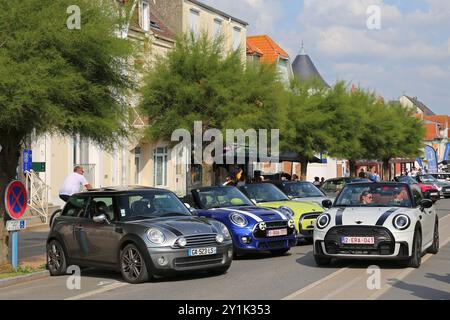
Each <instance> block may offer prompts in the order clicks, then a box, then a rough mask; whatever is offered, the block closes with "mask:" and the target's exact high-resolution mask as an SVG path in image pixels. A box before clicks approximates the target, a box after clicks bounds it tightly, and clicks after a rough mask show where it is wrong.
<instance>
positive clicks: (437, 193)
mask: <svg viewBox="0 0 450 320" xmlns="http://www.w3.org/2000/svg"><path fill="white" fill-rule="evenodd" d="M438 195H439V192H430V196H431V197H437V196H438Z"/></svg>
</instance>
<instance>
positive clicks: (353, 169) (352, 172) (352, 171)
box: [348, 160, 358, 177]
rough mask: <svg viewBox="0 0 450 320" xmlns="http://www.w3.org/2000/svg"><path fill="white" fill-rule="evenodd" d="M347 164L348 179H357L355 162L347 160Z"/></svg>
mask: <svg viewBox="0 0 450 320" xmlns="http://www.w3.org/2000/svg"><path fill="white" fill-rule="evenodd" d="M348 163H349V165H350V177H357V176H358V172H356V161H355V160H348Z"/></svg>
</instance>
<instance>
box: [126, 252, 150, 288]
mask: <svg viewBox="0 0 450 320" xmlns="http://www.w3.org/2000/svg"><path fill="white" fill-rule="evenodd" d="M120 270H121V272H122V276H123V278H124V279H125V280H126V281H127V282H130V283H142V282H145V281H147V280H148V273H147V267H146V265H145V261H144V258H143V256H142V254H141V253H140V252H139V249H138V248H137V247H136V246H135V245H134V244H129V245H127V246H126V247H125V248H124V249H123V250H122V253H121V258H120Z"/></svg>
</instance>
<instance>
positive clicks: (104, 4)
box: [0, 0, 134, 264]
mask: <svg viewBox="0 0 450 320" xmlns="http://www.w3.org/2000/svg"><path fill="white" fill-rule="evenodd" d="M112 3H113V2H108V1H90V0H77V1H75V3H74V1H72V0H58V1H54V0H21V1H1V2H0V145H1V146H2V150H1V152H0V199H3V197H4V191H5V187H6V185H7V184H8V182H9V181H10V180H11V179H13V178H14V177H15V175H16V168H17V166H18V159H19V154H20V150H21V145H22V143H23V141H24V139H25V138H26V137H28V136H29V135H30V134H31V133H32V132H33V131H34V132H36V134H38V135H40V134H43V133H61V134H65V135H74V134H80V135H82V136H83V137H86V138H89V139H91V140H92V141H94V142H97V143H98V144H100V145H103V146H106V147H108V146H111V145H112V144H113V143H114V142H116V141H118V139H119V138H120V137H124V136H126V135H127V134H128V131H129V126H128V124H127V117H128V105H127V103H126V102H125V99H124V97H125V95H126V94H127V93H128V90H129V89H131V88H133V87H134V82H133V81H132V80H131V77H130V76H128V75H129V74H130V72H129V71H130V68H131V66H130V61H131V59H129V57H130V56H131V55H132V53H133V47H132V45H131V44H130V42H129V41H127V40H124V39H120V38H118V37H117V36H116V34H117V32H116V31H117V30H119V28H122V27H121V26H123V24H124V23H125V21H123V20H122V19H121V18H119V16H120V15H118V14H117V12H118V11H117V8H116V7H114V6H113V5H111V4H112ZM73 4H76V5H77V6H78V7H79V8H80V12H81V28H80V29H69V28H68V26H67V24H66V22H67V20H68V18H69V16H70V14H68V13H67V9H68V7H69V6H71V5H73ZM0 216H1V218H2V222H3V223H0V239H1V244H0V264H3V263H5V262H6V260H5V257H6V255H7V252H8V250H7V243H8V242H7V235H6V232H5V228H4V220H5V219H6V217H5V208H4V203H3V201H0Z"/></svg>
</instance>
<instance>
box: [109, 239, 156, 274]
mask: <svg viewBox="0 0 450 320" xmlns="http://www.w3.org/2000/svg"><path fill="white" fill-rule="evenodd" d="M129 244H134V245H135V246H136V247H137V248H138V249H139V251H140V252H141V254H142V255H143V257H144V261H145V265H146V266H147V270H148V271H149V272H150V273H153V271H154V270H155V269H156V268H155V266H154V265H153V261H152V259H151V257H150V254H149V252H148V249H147V245H146V244H145V242H144V240H142V239H141V238H140V237H139V236H137V235H135V234H127V235H126V236H124V237H123V238H122V239H121V240H120V243H119V246H118V248H119V250H118V252H117V269H118V270H120V253H121V252H122V250H123V249H124V248H125V247H126V246H127V245H129Z"/></svg>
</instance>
